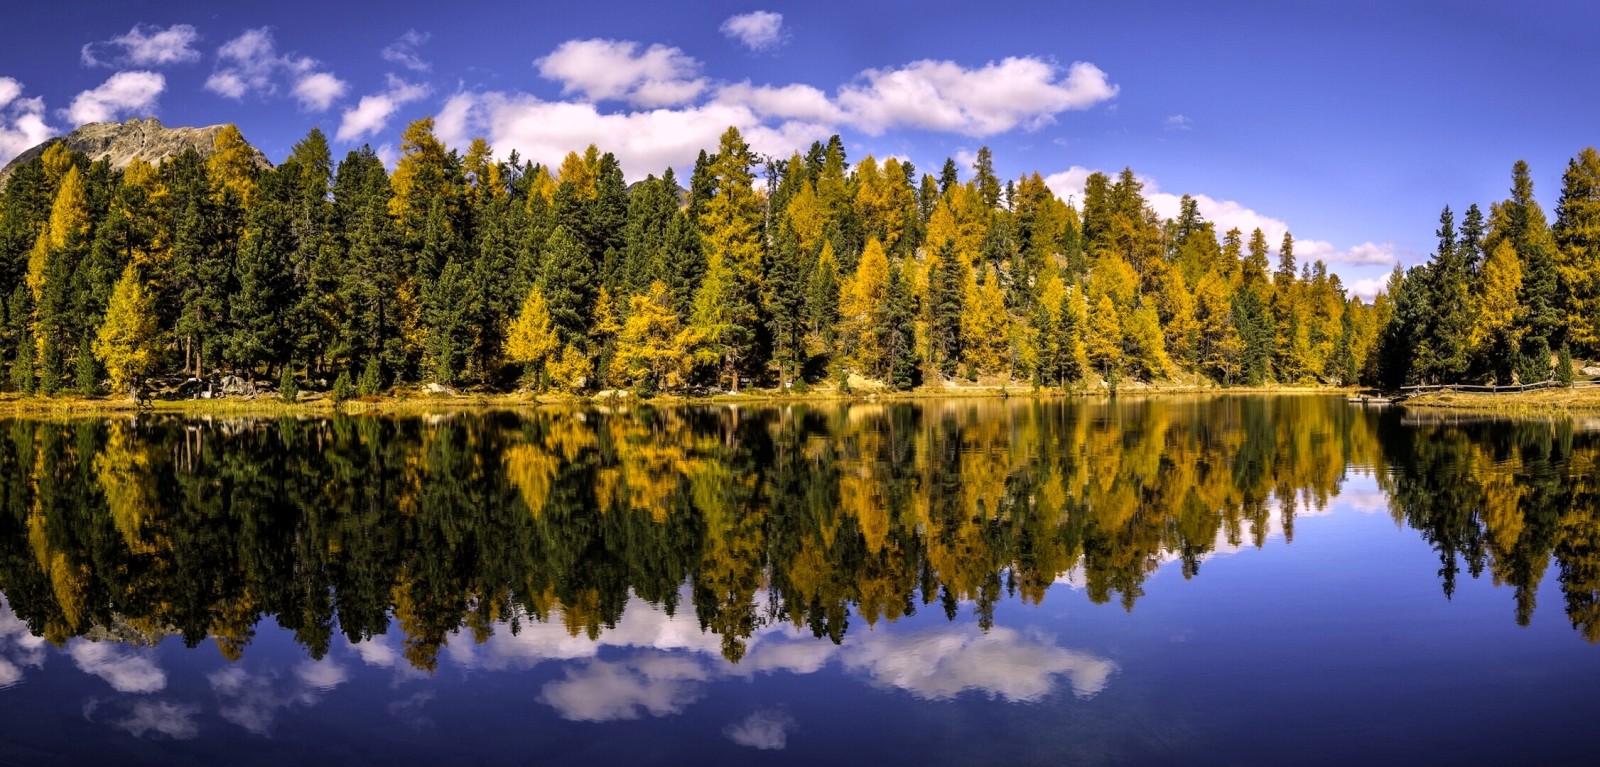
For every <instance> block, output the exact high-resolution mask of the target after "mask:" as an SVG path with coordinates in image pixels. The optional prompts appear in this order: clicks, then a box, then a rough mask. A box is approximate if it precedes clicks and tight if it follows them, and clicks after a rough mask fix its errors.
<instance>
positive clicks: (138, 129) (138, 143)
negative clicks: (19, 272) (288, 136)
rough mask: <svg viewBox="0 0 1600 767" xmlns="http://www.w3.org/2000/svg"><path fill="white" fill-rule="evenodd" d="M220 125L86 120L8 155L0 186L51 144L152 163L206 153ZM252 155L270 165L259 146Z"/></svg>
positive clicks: (118, 164) (123, 162)
mask: <svg viewBox="0 0 1600 767" xmlns="http://www.w3.org/2000/svg"><path fill="white" fill-rule="evenodd" d="M222 128H223V126H221V125H207V126H205V127H204V128H168V127H166V126H164V125H162V124H161V121H159V120H157V119H156V118H154V117H145V118H138V117H135V118H132V119H130V120H128V121H127V122H122V123H88V124H87V125H82V126H79V127H78V129H77V130H75V131H73V132H71V133H68V134H67V135H65V136H57V137H55V138H53V139H50V140H48V141H46V142H44V143H43V144H40V145H38V146H36V147H34V148H32V149H29V150H28V151H26V152H23V153H22V154H19V155H17V156H16V157H14V158H12V160H11V162H9V163H6V167H5V168H4V169H0V188H4V187H5V183H6V180H7V179H10V178H11V172H12V171H13V170H14V169H16V168H17V167H19V166H21V165H23V164H25V163H28V162H30V161H31V160H33V158H35V157H38V156H39V155H41V154H44V150H46V149H49V148H50V146H51V145H52V144H66V145H67V148H68V149H71V150H73V151H75V152H82V153H84V154H86V155H88V156H89V159H90V160H91V161H93V160H99V159H101V158H106V159H108V160H110V161H111V166H112V167H114V168H126V167H127V166H128V163H131V162H133V161H134V159H135V158H141V159H143V160H144V161H145V162H148V163H150V164H152V165H156V164H159V163H160V162H161V161H162V160H165V159H167V158H168V157H176V156H178V155H180V154H182V153H183V151H184V150H185V149H188V148H190V147H194V150H195V151H197V152H199V153H200V156H202V157H208V156H210V155H211V151H212V146H214V145H215V143H216V138H217V133H218V131H221V130H222ZM255 158H256V165H259V166H261V168H263V169H266V168H270V167H272V163H270V162H268V161H267V157H266V155H263V154H261V151H260V150H255Z"/></svg>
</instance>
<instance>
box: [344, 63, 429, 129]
mask: <svg viewBox="0 0 1600 767" xmlns="http://www.w3.org/2000/svg"><path fill="white" fill-rule="evenodd" d="M427 95H428V86H427V85H424V84H421V83H410V82H406V81H405V80H401V79H400V78H398V77H395V76H394V75H389V82H388V87H387V88H385V89H384V90H382V91H380V92H378V93H374V94H372V95H369V96H362V97H361V100H360V101H359V102H356V105H355V106H353V107H351V108H349V109H346V110H345V111H344V115H343V117H342V119H340V120H339V131H338V133H337V134H335V135H336V137H337V138H338V139H339V140H340V141H355V140H356V139H359V138H361V137H363V136H369V135H372V134H374V133H377V132H379V131H381V130H383V129H384V128H385V127H387V126H388V125H389V118H390V117H393V116H394V113H395V112H398V111H399V110H400V107H402V106H405V105H406V104H409V103H411V102H413V101H417V100H418V99H421V98H423V97H425V96H427Z"/></svg>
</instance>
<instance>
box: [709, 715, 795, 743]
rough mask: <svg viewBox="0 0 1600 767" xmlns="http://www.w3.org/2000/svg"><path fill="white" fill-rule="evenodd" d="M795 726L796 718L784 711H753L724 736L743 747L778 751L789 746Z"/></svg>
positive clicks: (728, 728)
mask: <svg viewBox="0 0 1600 767" xmlns="http://www.w3.org/2000/svg"><path fill="white" fill-rule="evenodd" d="M794 726H795V721H794V718H793V717H791V716H789V715H788V714H785V713H783V712H782V711H753V712H751V713H750V715H749V716H747V717H745V718H744V719H741V720H739V721H738V722H734V723H733V724H730V725H728V726H727V727H726V728H724V729H723V730H722V734H723V735H726V736H728V740H731V741H733V742H734V743H737V744H739V745H741V746H748V747H750V748H754V749H759V750H761V751H777V750H780V749H782V748H783V747H784V746H786V745H788V744H789V731H790V730H792V729H794Z"/></svg>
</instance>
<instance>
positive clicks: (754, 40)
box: [721, 11, 783, 51]
mask: <svg viewBox="0 0 1600 767" xmlns="http://www.w3.org/2000/svg"><path fill="white" fill-rule="evenodd" d="M721 30H722V34H724V35H727V36H728V38H729V39H731V40H734V41H737V42H738V43H739V44H740V45H743V46H744V47H746V48H749V49H750V50H752V51H764V50H767V49H768V48H772V47H775V46H777V45H779V44H780V43H782V42H783V14H781V13H773V12H772V11H752V12H750V13H742V14H739V15H738V16H729V17H728V20H727V21H724V22H722V27H721Z"/></svg>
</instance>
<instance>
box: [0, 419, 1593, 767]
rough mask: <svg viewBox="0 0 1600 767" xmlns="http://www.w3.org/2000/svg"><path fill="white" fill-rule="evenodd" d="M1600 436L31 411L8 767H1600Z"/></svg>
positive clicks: (6, 603)
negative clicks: (56, 419) (1372, 766)
mask: <svg viewBox="0 0 1600 767" xmlns="http://www.w3.org/2000/svg"><path fill="white" fill-rule="evenodd" d="M1592 428H1594V427H1593V426H1592V425H1590V424H1585V423H1582V422H1571V421H1556V422H1521V423H1512V422H1491V421H1475V420H1461V421H1437V420H1432V421H1430V420H1428V419H1423V418H1419V417H1416V416H1414V415H1412V416H1407V415H1406V414H1405V413H1403V412H1402V411H1400V410H1398V409H1388V410H1375V409H1367V408H1362V407H1357V406H1352V405H1349V404H1347V403H1346V402H1345V401H1343V400H1342V399H1339V398H1329V397H1209V398H1193V399H1188V398H1170V399H1156V400H1134V399H1127V398H1124V399H1123V400H1121V401H1118V402H1110V403H1108V402H1019V401H1001V400H988V401H950V402H934V403H928V404H895V405H877V404H856V405H839V406H832V405H829V406H815V407H774V408H762V407H739V408H731V407H722V408H693V409H649V408H644V409H636V410H629V411H623V412H615V411H612V412H607V411H595V410H588V411H576V410H573V411H542V412H534V413H524V414H487V415H455V416H447V417H439V416H435V417H427V418H335V419H331V420H277V421H274V420H178V419H148V418H147V419H142V420H140V421H139V422H137V423H133V422H129V421H125V420H110V421H107V420H83V421H71V422H64V423H51V422H38V421H21V420H14V421H9V422H0V594H3V600H0V601H3V607H0V765H13V764H25V765H34V764H82V763H93V764H202V765H208V764H272V765H283V764H293V763H295V762H296V761H300V762H305V763H315V764H350V765H355V764H379V765H394V764H463V765H466V764H495V765H501V764H583V765H593V764H630V765H631V764H746V763H753V762H761V763H797V764H808V765H814V764H858V763H880V764H922V765H932V764H997V765H999V764H1005V765H1020V764H1080V763H1082V764H1101V763H1109V764H1147V763H1155V764H1162V763H1180V762H1181V763H1184V764H1188V765H1196V764H1284V763H1296V764H1348V763H1404V764H1565V763H1570V764H1593V763H1594V761H1593V760H1594V759H1596V758H1600V748H1597V747H1596V746H1595V743H1597V742H1600V741H1597V740H1596V737H1597V736H1596V735H1595V731H1594V729H1593V727H1594V723H1595V722H1596V721H1597V717H1600V692H1597V684H1600V647H1597V646H1596V644H1595V642H1596V640H1597V639H1600V432H1596V431H1591V430H1590V429H1592ZM306 760H314V761H306Z"/></svg>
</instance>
